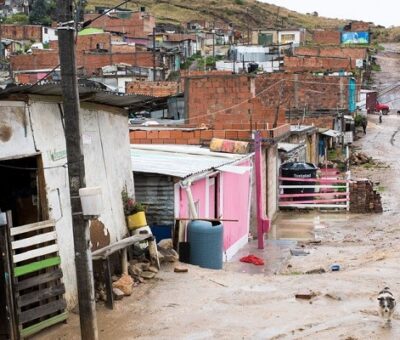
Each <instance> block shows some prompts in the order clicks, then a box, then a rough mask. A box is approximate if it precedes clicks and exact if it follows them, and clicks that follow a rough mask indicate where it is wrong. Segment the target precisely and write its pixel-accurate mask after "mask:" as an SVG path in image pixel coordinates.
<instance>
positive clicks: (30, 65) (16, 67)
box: [10, 50, 160, 75]
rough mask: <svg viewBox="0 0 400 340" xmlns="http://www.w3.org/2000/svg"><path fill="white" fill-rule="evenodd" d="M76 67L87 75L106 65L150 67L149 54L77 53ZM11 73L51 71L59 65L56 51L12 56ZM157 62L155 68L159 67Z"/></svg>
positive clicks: (150, 59)
mask: <svg viewBox="0 0 400 340" xmlns="http://www.w3.org/2000/svg"><path fill="white" fill-rule="evenodd" d="M76 56H77V66H78V67H83V68H84V69H85V71H86V74H87V75H92V74H97V73H98V70H99V69H100V68H101V67H103V66H107V65H113V64H118V63H126V64H129V65H132V66H141V67H152V66H153V54H152V53H151V52H136V53H92V52H84V51H78V52H77V55H76ZM10 63H11V67H12V70H13V71H22V70H40V69H52V68H53V67H55V66H56V65H58V64H59V57H58V51H54V50H42V51H40V50H34V51H33V53H32V54H30V55H29V54H24V55H14V56H11V57H10ZM159 65H160V64H159V60H157V64H156V66H159Z"/></svg>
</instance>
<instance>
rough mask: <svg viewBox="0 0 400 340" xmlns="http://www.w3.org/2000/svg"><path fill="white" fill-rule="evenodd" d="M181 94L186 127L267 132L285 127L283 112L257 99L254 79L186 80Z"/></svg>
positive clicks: (194, 77)
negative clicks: (266, 130)
mask: <svg viewBox="0 0 400 340" xmlns="http://www.w3.org/2000/svg"><path fill="white" fill-rule="evenodd" d="M184 92H185V107H186V117H187V121H188V123H189V124H195V125H196V126H199V125H201V124H205V125H208V126H212V127H213V128H214V129H256V128H257V129H268V128H271V127H272V126H273V125H278V124H283V123H285V111H284V109H283V108H282V109H278V110H277V109H276V108H275V107H271V106H266V105H265V104H264V103H263V101H262V99H261V98H260V97H259V96H257V94H256V78H255V77H254V76H250V75H231V74H226V75H225V74H222V75H206V76H193V77H186V78H185V82H184ZM227 138H229V137H227Z"/></svg>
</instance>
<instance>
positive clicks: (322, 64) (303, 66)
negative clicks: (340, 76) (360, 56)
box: [284, 56, 356, 72]
mask: <svg viewBox="0 0 400 340" xmlns="http://www.w3.org/2000/svg"><path fill="white" fill-rule="evenodd" d="M355 67H356V60H355V59H351V58H329V57H296V56H293V57H287V56H285V58H284V68H285V71H287V72H304V71H309V72H310V71H333V72H334V71H342V70H344V71H351V70H353V69H354V68H355Z"/></svg>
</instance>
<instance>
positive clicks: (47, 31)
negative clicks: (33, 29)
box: [42, 27, 58, 44]
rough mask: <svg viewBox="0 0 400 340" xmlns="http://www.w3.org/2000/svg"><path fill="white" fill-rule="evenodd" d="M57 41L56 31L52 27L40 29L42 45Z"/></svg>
mask: <svg viewBox="0 0 400 340" xmlns="http://www.w3.org/2000/svg"><path fill="white" fill-rule="evenodd" d="M54 40H58V35H57V29H55V28H52V27H42V43H43V44H47V43H49V42H50V41H54Z"/></svg>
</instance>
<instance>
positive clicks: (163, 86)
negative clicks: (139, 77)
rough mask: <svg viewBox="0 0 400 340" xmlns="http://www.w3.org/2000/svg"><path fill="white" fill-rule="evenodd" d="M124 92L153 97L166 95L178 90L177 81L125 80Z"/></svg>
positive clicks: (173, 93)
mask: <svg viewBox="0 0 400 340" xmlns="http://www.w3.org/2000/svg"><path fill="white" fill-rule="evenodd" d="M125 84H126V93H128V94H129V93H135V94H143V95H147V96H153V97H168V96H172V95H175V94H177V93H178V92H179V83H177V82H172V81H157V82H151V81H132V82H126V83H125Z"/></svg>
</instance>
